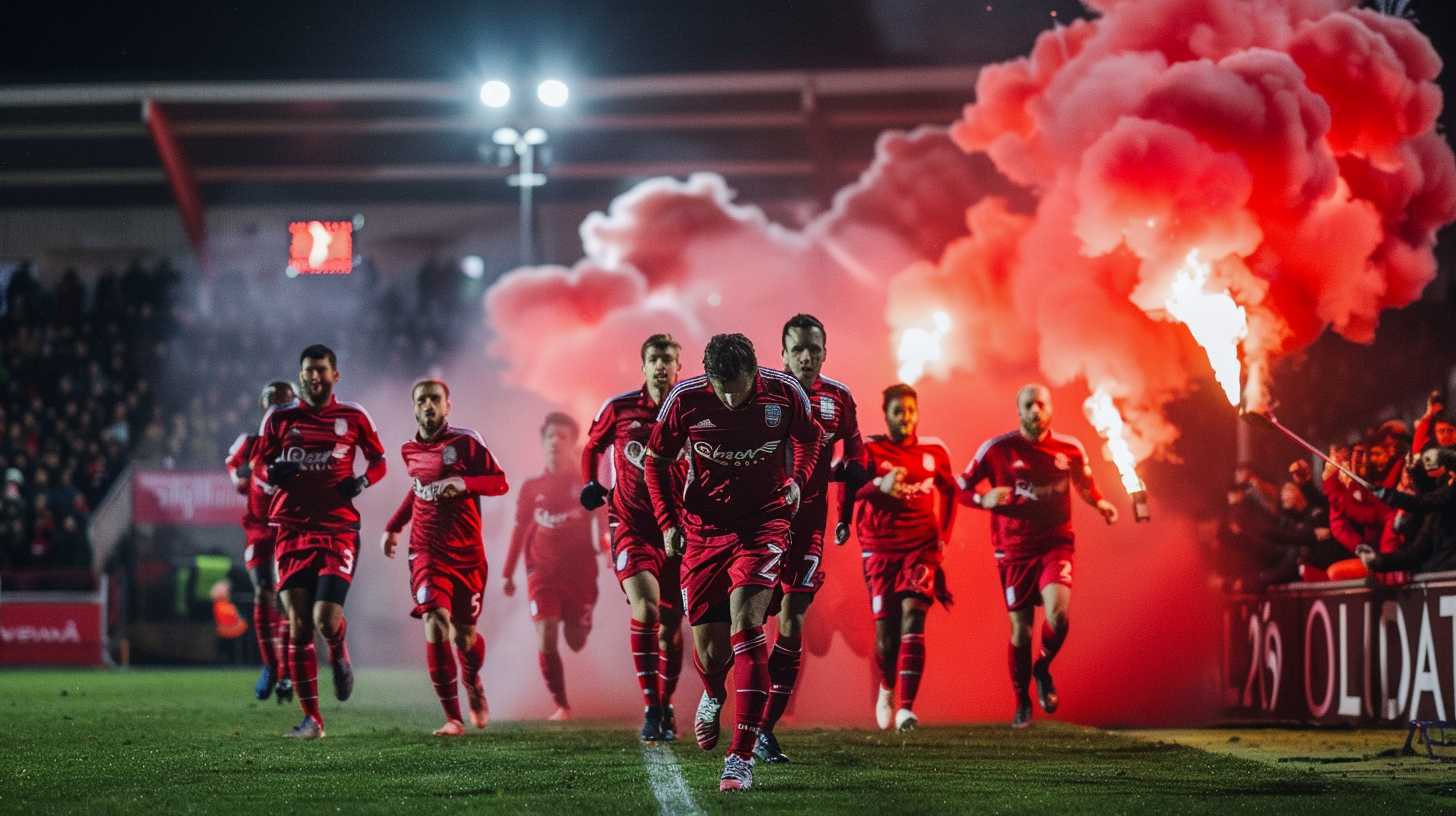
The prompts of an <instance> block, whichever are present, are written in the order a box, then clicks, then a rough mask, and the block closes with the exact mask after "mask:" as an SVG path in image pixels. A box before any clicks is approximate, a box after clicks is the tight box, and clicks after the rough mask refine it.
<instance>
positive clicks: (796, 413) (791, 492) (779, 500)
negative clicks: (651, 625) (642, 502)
mask: <svg viewBox="0 0 1456 816" xmlns="http://www.w3.org/2000/svg"><path fill="white" fill-rule="evenodd" d="M703 369H704V371H705V373H704V374H703V375H702V376H699V377H694V378H692V379H690V380H684V381H683V382H681V383H678V385H677V387H676V388H674V389H673V390H672V391H671V393H669V394H668V397H667V400H666V401H664V402H663V404H662V410H661V411H660V412H658V415H657V427H655V428H653V429H652V437H651V439H650V440H649V442H648V444H647V456H648V468H647V487H648V492H649V494H650V495H651V496H652V507H653V513H654V514H655V515H656V517H657V524H658V527H659V529H661V530H662V533H663V543H664V544H665V546H666V549H667V554H668V555H669V556H672V555H676V554H678V553H682V554H683V563H682V584H683V606H684V609H685V611H686V614H687V616H688V622H689V623H690V624H692V627H693V645H694V664H695V665H696V667H697V669H698V673H699V674H700V675H701V676H702V678H703V685H704V687H705V688H706V689H707V690H706V691H705V692H704V693H703V697H702V700H701V701H700V702H699V703H698V712H697V717H696V723H695V725H694V731H695V734H696V736H697V740H698V745H699V747H701V748H702V749H703V750H709V749H711V748H712V747H713V746H714V745H716V744H717V742H718V730H719V725H718V717H719V714H720V713H721V711H722V707H723V702H724V700H725V699H726V698H727V696H728V695H727V688H726V687H725V681H726V679H727V674H728V669H729V667H730V666H732V667H733V669H734V678H735V685H736V687H737V695H736V701H737V702H736V707H737V716H738V726H737V728H736V729H735V730H734V732H733V739H732V742H731V744H730V745H729V749H728V756H727V758H726V759H725V760H724V764H723V775H722V778H721V781H720V783H719V790H723V791H732V790H746V789H748V788H750V787H752V786H753V749H754V745H755V744H756V743H757V741H758V733H759V729H760V728H761V727H762V726H763V716H764V712H765V709H766V708H767V706H768V687H769V677H768V645H767V644H768V638H767V637H766V636H765V635H764V632H763V624H764V620H765V619H766V618H767V617H768V611H769V604H770V602H771V601H772V600H773V594H774V589H775V587H777V586H778V582H779V570H780V568H781V566H782V565H781V564H780V563H779V562H780V559H781V558H782V557H783V555H784V552H785V551H786V550H787V548H788V544H789V541H788V539H789V522H790V520H791V519H792V518H793V515H794V512H795V511H796V510H797V509H798V506H799V498H800V495H801V493H802V489H801V486H802V485H806V484H808V483H809V478H810V476H811V475H812V474H813V472H814V466H815V463H816V462H817V460H818V457H819V452H820V447H821V446H822V440H823V434H822V433H821V431H820V429H819V426H818V425H816V424H815V423H814V419H813V417H812V415H811V412H810V407H809V396H808V395H807V394H805V393H804V389H803V387H802V386H800V385H799V382H798V381H797V380H795V379H794V378H793V377H791V376H789V375H787V374H785V373H783V372H782V371H774V370H772V369H768V368H760V367H759V366H758V361H757V359H756V357H755V355H754V351H753V344H752V343H751V342H749V340H748V338H747V337H744V336H743V335H741V334H720V335H717V336H715V337H713V339H712V340H710V341H708V345H707V348H706V349H704V351H703ZM786 448H791V449H792V451H793V455H794V458H793V461H794V465H793V471H792V473H791V472H790V471H789V467H788V462H787V458H786V456H785V454H786V453H787V450H786ZM684 449H686V450H687V451H688V456H689V461H688V477H687V484H686V487H685V489H684V490H683V492H682V494H681V496H680V495H679V494H678V493H677V491H676V490H675V485H674V482H673V480H672V471H673V462H674V461H675V460H676V459H677V457H678V455H679V453H681V451H683V450H684Z"/></svg>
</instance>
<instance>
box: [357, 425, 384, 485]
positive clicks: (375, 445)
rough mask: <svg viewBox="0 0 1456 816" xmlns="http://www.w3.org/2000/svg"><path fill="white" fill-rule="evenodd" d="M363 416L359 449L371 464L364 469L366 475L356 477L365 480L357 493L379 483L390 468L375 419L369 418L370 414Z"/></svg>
mask: <svg viewBox="0 0 1456 816" xmlns="http://www.w3.org/2000/svg"><path fill="white" fill-rule="evenodd" d="M363 418H364V421H363V422H362V423H361V432H360V434H359V449H360V450H362V451H363V452H364V459H365V460H366V461H368V463H369V465H368V467H366V468H365V469H364V475H363V476H362V477H357V478H356V481H357V479H358V478H362V479H363V480H364V481H363V482H362V483H361V484H359V490H358V491H355V495H358V492H359V491H362V490H363V489H364V488H366V487H368V486H370V485H376V484H379V482H380V481H381V480H382V479H383V478H384V474H385V472H386V471H388V470H389V462H388V461H387V460H386V459H385V457H384V445H383V444H382V443H380V441H379V432H378V431H377V430H375V429H374V421H373V420H371V419H370V418H369V415H368V414H363Z"/></svg>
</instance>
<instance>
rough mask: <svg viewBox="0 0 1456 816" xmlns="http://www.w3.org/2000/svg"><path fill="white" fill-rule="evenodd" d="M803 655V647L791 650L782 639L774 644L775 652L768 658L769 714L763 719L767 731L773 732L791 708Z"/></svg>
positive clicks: (799, 646) (795, 647)
mask: <svg viewBox="0 0 1456 816" xmlns="http://www.w3.org/2000/svg"><path fill="white" fill-rule="evenodd" d="M803 655H804V651H803V646H802V645H796V646H794V648H792V649H790V648H788V647H787V646H785V645H784V644H783V640H782V639H779V640H778V641H777V642H775V643H774V647H773V651H772V652H771V653H769V656H768V679H769V686H768V713H767V714H765V715H764V718H763V727H764V729H765V730H769V731H772V730H773V727H774V725H775V724H777V723H778V721H779V718H780V717H782V716H784V710H785V709H787V708H788V707H789V700H790V699H791V698H792V697H793V694H794V684H796V683H797V682H798V681H799V662H800V661H801V660H802V659H803Z"/></svg>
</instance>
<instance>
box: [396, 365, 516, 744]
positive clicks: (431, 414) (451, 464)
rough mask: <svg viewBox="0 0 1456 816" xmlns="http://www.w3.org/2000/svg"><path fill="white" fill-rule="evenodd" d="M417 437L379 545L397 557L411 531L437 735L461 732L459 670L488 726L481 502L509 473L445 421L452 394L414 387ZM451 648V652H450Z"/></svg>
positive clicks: (473, 714) (476, 715) (474, 712)
mask: <svg viewBox="0 0 1456 816" xmlns="http://www.w3.org/2000/svg"><path fill="white" fill-rule="evenodd" d="M410 395H411V397H412V398H413V400H414V409H415V423H416V424H417V425H418V426H419V430H418V431H417V432H416V433H415V438H414V439H411V440H410V441H408V442H406V443H404V445H402V446H401V447H400V455H401V456H403V457H404V465H405V470H406V471H407V472H408V473H409V475H410V479H411V482H412V484H411V487H410V490H409V492H408V493H406V494H405V496H404V502H403V503H401V504H400V506H399V509H398V510H396V511H395V512H394V515H393V516H392V517H390V519H389V523H388V524H386V525H385V527H384V537H383V539H382V540H381V541H380V546H381V548H382V549H383V550H384V557H385V558H394V554H395V551H396V549H397V548H398V547H399V532H400V531H401V530H403V529H404V526H405V525H406V524H410V525H411V527H410V538H409V568H410V597H411V598H413V599H414V603H415V607H414V609H413V610H411V612H410V615H412V616H413V617H416V618H423V619H424V621H425V667H426V670H427V671H428V672H429V675H430V683H431V684H433V685H434V687H435V696H436V697H438V698H439V700H440V707H441V708H442V709H444V711H445V724H444V725H442V726H440V727H439V728H437V729H435V736H437V737H458V736H461V735H463V734H464V733H465V723H463V722H462V721H461V719H460V699H459V696H458V694H457V691H456V685H455V678H456V673H455V663H456V659H457V658H458V659H459V663H460V678H461V679H462V680H463V681H464V683H465V696H466V699H467V701H468V703H469V706H470V723H471V724H472V725H474V726H475V727H476V728H484V727H485V725H486V722H487V720H488V718H489V710H488V709H487V707H486V701H485V686H484V685H483V684H482V683H481V682H480V669H481V666H483V665H484V664H485V636H484V635H482V634H481V633H479V632H478V631H476V628H475V624H476V621H477V620H479V619H480V608H481V603H482V601H483V599H484V593H485V577H486V565H485V547H484V544H483V542H482V540H481V535H480V497H481V496H503V495H505V493H506V490H507V489H508V488H507V485H506V474H505V472H504V471H502V470H501V469H500V465H498V464H496V461H495V457H494V456H492V455H491V453H490V450H489V449H487V448H486V447H485V441H484V440H482V439H481V438H480V434H477V433H476V432H475V431H472V430H468V429H466V428H459V427H456V426H454V425H450V424H449V423H448V419H449V417H450V386H448V385H446V384H445V382H444V381H443V380H433V379H432V380H420V381H419V382H417V383H415V385H414V387H413V388H412V389H410ZM452 644H453V645H454V648H453V649H452V648H451V645H452Z"/></svg>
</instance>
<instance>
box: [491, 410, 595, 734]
mask: <svg viewBox="0 0 1456 816" xmlns="http://www.w3.org/2000/svg"><path fill="white" fill-rule="evenodd" d="M580 435H581V431H580V428H579V426H577V424H576V420H574V419H572V418H571V417H569V416H567V415H566V414H562V413H550V414H547V415H546V421H545V422H544V423H543V424H542V425H541V447H542V449H543V450H544V452H545V454H546V470H545V471H544V472H543V473H541V474H540V475H539V476H536V477H534V478H531V479H527V480H526V481H525V483H524V484H522V485H521V492H520V493H519V494H517V496H516V528H515V530H513V531H512V532H511V546H510V549H509V551H507V553H506V564H505V569H503V570H502V571H501V575H502V578H503V580H504V585H503V587H502V589H504V591H505V594H506V596H507V597H509V596H511V595H514V594H515V593H516V584H515V580H514V579H513V577H512V576H514V575H515V572H516V561H517V560H518V559H520V558H521V556H522V555H525V559H526V591H527V594H528V595H529V597H530V602H531V620H532V621H534V622H535V624H536V634H537V637H538V648H539V650H540V655H539V658H538V660H539V663H540V667H541V676H542V678H543V679H545V681H546V689H547V690H548V691H550V692H551V699H552V700H553V701H554V702H555V703H556V711H555V712H553V713H552V714H551V716H550V717H549V719H551V720H552V721H554V722H560V721H563V720H569V719H571V705H570V704H569V703H568V702H567V700H566V673H565V670H564V669H563V667H562V664H561V652H560V651H559V650H558V649H557V640H558V637H559V634H564V635H565V636H566V645H567V646H569V647H570V648H571V650H572V651H573V652H579V651H581V649H582V647H583V646H585V645H586V638H587V635H589V634H591V626H592V609H593V607H595V606H596V603H597V562H596V548H595V546H594V543H593V536H592V523H591V514H590V513H588V512H587V511H586V510H584V509H582V507H581V504H580V492H579V491H580V488H579V483H578V482H577V479H576V468H577V465H578V463H579V462H580V461H581V460H580V458H579V457H580V454H578V453H577V450H576V443H577V439H578V438H579V437H580Z"/></svg>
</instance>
